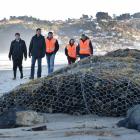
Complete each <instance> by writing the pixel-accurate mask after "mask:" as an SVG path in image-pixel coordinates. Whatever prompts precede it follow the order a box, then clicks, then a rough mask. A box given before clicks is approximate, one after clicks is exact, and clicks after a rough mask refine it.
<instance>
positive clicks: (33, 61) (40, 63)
mask: <svg viewBox="0 0 140 140" xmlns="http://www.w3.org/2000/svg"><path fill="white" fill-rule="evenodd" d="M36 60H37V61H38V70H37V77H38V78H40V77H41V71H42V58H35V57H32V64H31V78H34V73H35V63H36Z"/></svg>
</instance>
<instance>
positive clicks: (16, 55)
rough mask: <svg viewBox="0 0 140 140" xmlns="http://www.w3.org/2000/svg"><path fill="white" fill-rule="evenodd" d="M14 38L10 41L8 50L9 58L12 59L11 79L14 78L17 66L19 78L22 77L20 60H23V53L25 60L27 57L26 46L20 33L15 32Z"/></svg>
mask: <svg viewBox="0 0 140 140" xmlns="http://www.w3.org/2000/svg"><path fill="white" fill-rule="evenodd" d="M15 37H16V39H15V40H13V41H12V42H11V46H10V51H9V59H10V60H11V57H12V60H13V72H14V78H13V80H15V79H16V72H17V67H18V68H19V71H20V74H21V75H20V78H21V79H22V78H23V70H22V60H23V55H24V57H25V60H26V59H27V48H26V44H25V41H24V40H22V39H21V38H20V34H19V33H16V34H15Z"/></svg>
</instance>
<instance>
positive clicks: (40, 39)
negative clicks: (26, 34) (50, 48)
mask: <svg viewBox="0 0 140 140" xmlns="http://www.w3.org/2000/svg"><path fill="white" fill-rule="evenodd" d="M45 48H46V44H45V38H44V36H42V35H41V29H40V28H38V29H37V30H36V35H35V36H33V37H32V39H31V42H30V46H29V57H31V56H32V64H31V75H30V79H34V71H35V63H36V60H37V61H38V71H37V77H38V78H40V77H41V71H42V58H43V57H44V56H45Z"/></svg>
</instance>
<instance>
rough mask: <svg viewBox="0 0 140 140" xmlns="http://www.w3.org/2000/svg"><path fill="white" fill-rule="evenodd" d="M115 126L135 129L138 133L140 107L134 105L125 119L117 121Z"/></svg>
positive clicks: (139, 128)
mask: <svg viewBox="0 0 140 140" xmlns="http://www.w3.org/2000/svg"><path fill="white" fill-rule="evenodd" d="M117 125H118V126H119V127H126V128H129V129H137V130H139V131H140V105H136V106H134V107H133V108H131V109H129V110H128V112H127V117H126V119H124V120H121V121H119V122H118V124H117Z"/></svg>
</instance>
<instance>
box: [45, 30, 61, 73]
mask: <svg viewBox="0 0 140 140" xmlns="http://www.w3.org/2000/svg"><path fill="white" fill-rule="evenodd" d="M45 41H46V59H47V64H48V74H50V73H52V72H53V70H54V60H55V55H56V53H57V51H58V50H59V44H58V41H57V39H55V38H54V37H53V33H52V32H49V33H48V37H47V38H46V40H45Z"/></svg>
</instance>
